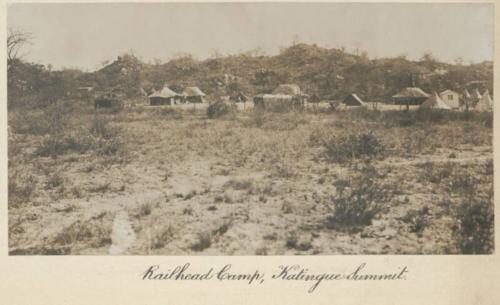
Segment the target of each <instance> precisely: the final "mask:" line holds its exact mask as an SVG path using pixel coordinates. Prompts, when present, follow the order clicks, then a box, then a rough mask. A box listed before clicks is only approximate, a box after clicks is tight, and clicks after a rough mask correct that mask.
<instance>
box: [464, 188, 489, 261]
mask: <svg viewBox="0 0 500 305" xmlns="http://www.w3.org/2000/svg"><path fill="white" fill-rule="evenodd" d="M456 217H457V220H458V225H457V226H456V228H455V230H454V233H455V238H456V241H457V244H458V247H459V249H460V251H461V253H464V254H488V253H492V252H493V249H494V213H493V201H492V200H491V198H490V199H489V200H478V199H474V198H471V201H468V202H463V203H462V204H460V205H459V206H458V207H457V208H456Z"/></svg>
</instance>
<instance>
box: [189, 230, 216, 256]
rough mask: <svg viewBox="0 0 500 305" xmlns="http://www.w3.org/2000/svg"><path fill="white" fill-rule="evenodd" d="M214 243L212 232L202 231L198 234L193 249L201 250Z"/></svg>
mask: <svg viewBox="0 0 500 305" xmlns="http://www.w3.org/2000/svg"><path fill="white" fill-rule="evenodd" d="M211 245H212V232H201V233H199V234H198V236H197V239H196V241H195V243H194V244H193V245H192V246H191V249H192V250H193V251H196V252H199V251H203V250H205V249H207V248H210V246H211Z"/></svg>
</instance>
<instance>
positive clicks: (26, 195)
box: [8, 170, 36, 208]
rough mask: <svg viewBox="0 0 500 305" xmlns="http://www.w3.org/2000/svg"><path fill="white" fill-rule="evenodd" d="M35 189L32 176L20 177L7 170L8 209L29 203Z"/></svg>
mask: <svg viewBox="0 0 500 305" xmlns="http://www.w3.org/2000/svg"><path fill="white" fill-rule="evenodd" d="M35 187H36V179H35V177H34V176H33V175H20V174H19V173H18V172H15V171H11V170H9V179H8V195H9V199H8V200H9V208H16V207H19V206H20V205H21V204H22V203H24V202H27V201H29V200H30V198H31V196H32V195H33V193H34V191H35Z"/></svg>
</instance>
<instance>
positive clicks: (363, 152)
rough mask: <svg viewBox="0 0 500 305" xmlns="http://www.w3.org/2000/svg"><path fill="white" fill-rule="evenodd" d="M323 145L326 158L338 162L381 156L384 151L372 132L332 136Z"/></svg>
mask: <svg viewBox="0 0 500 305" xmlns="http://www.w3.org/2000/svg"><path fill="white" fill-rule="evenodd" d="M324 146H325V149H326V156H327V158H328V159H329V160H331V161H334V162H339V163H344V162H347V161H352V160H354V159H362V158H365V159H371V158H374V157H378V156H381V155H382V154H383V153H384V151H385V150H384V145H383V143H381V142H380V140H379V139H378V138H377V137H376V136H375V135H374V134H373V133H372V132H367V133H359V134H349V135H347V136H341V137H333V138H331V139H329V140H327V141H326V142H325V143H324Z"/></svg>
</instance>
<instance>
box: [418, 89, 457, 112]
mask: <svg viewBox="0 0 500 305" xmlns="http://www.w3.org/2000/svg"><path fill="white" fill-rule="evenodd" d="M420 107H422V108H433V109H451V107H450V106H448V105H447V104H446V103H445V102H444V101H443V100H442V99H441V98H440V97H439V95H438V94H437V93H435V92H434V94H433V95H431V96H430V97H429V98H428V99H427V100H425V102H423V103H422V105H420Z"/></svg>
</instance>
